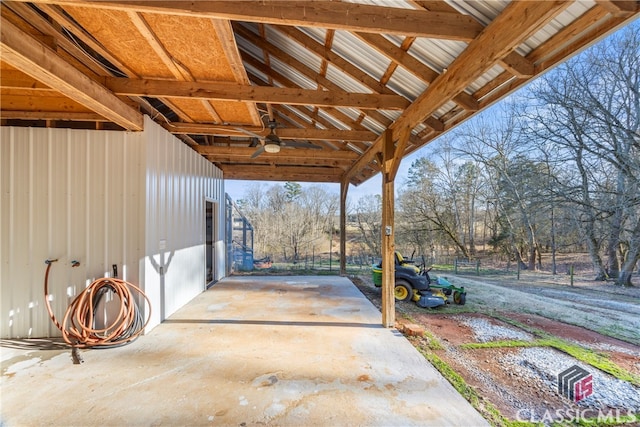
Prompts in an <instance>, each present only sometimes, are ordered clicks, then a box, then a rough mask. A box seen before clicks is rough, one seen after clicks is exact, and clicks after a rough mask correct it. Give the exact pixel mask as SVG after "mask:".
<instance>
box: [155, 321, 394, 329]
mask: <svg viewBox="0 0 640 427" xmlns="http://www.w3.org/2000/svg"><path fill="white" fill-rule="evenodd" d="M162 323H202V324H220V325H264V326H338V327H347V328H373V329H383V327H382V325H380V324H377V323H357V322H301V321H286V320H283V321H277V320H233V319H167V320H165V321H164V322H162Z"/></svg>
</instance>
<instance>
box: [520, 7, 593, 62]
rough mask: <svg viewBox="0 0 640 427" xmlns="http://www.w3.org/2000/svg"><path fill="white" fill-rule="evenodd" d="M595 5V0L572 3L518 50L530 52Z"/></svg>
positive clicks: (523, 52) (522, 52)
mask: <svg viewBox="0 0 640 427" xmlns="http://www.w3.org/2000/svg"><path fill="white" fill-rule="evenodd" d="M595 5H596V3H595V1H593V0H581V1H577V2H574V3H572V4H570V5H569V7H567V8H566V9H565V10H564V11H563V12H562V13H561V14H559V15H558V16H557V17H556V18H555V19H553V20H552V21H551V22H549V23H548V24H547V25H546V26H545V27H544V28H543V29H542V30H540V31H538V32H537V33H535V34H534V35H533V36H532V37H530V38H529V39H528V40H527V41H526V42H524V43H523V44H522V45H521V46H520V47H518V52H520V53H521V54H523V55H526V54H528V53H529V52H531V51H532V50H534V49H535V48H537V47H538V46H540V45H541V44H542V43H544V42H545V41H547V40H548V39H550V38H551V37H552V36H553V35H555V34H556V33H557V32H558V31H560V30H562V29H563V28H564V27H566V26H567V25H569V24H570V23H571V22H573V21H574V20H575V19H576V18H577V17H579V16H582V15H583V14H584V13H585V12H587V11H588V10H589V9H591V8H592V7H594V6H595Z"/></svg>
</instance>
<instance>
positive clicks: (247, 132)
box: [235, 128, 264, 139]
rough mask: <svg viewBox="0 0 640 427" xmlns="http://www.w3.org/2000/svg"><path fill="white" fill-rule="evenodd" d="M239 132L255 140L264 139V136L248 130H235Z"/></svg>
mask: <svg viewBox="0 0 640 427" xmlns="http://www.w3.org/2000/svg"><path fill="white" fill-rule="evenodd" d="M235 129H236V130H237V131H238V132H242V133H246V134H247V135H249V136H252V137H254V138H258V139H264V136H261V135H258V134H257V133H253V132H251V131H250V130H246V129H242V128H235Z"/></svg>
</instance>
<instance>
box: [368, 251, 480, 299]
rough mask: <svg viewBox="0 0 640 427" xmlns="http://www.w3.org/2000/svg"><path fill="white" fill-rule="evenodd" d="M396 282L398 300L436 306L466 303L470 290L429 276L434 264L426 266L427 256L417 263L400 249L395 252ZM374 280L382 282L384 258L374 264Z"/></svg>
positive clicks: (377, 284)
mask: <svg viewBox="0 0 640 427" xmlns="http://www.w3.org/2000/svg"><path fill="white" fill-rule="evenodd" d="M394 258H395V285H394V291H393V293H394V295H395V299H396V301H409V300H412V301H414V302H415V303H416V304H417V305H418V306H420V307H423V308H436V307H440V306H443V305H445V304H449V303H451V302H453V303H454V304H459V305H464V304H465V302H466V300H467V292H466V291H465V290H464V287H457V286H454V285H452V284H451V283H450V282H449V281H448V280H447V279H446V278H445V277H435V278H434V279H432V278H431V277H430V276H429V271H431V268H426V267H425V263H424V260H423V262H422V263H421V264H420V265H416V263H415V261H413V260H406V259H405V258H404V257H403V256H402V255H401V254H400V252H398V251H396V252H395V256H394ZM372 270H373V283H374V285H375V286H377V287H381V286H382V261H381V262H379V263H378V264H374V265H373V267H372Z"/></svg>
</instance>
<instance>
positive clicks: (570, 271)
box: [569, 264, 573, 286]
mask: <svg viewBox="0 0 640 427" xmlns="http://www.w3.org/2000/svg"><path fill="white" fill-rule="evenodd" d="M569 276H570V277H571V286H573V264H571V267H569Z"/></svg>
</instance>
